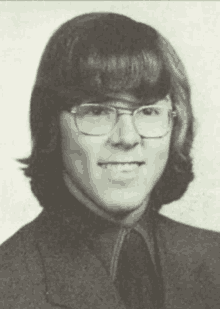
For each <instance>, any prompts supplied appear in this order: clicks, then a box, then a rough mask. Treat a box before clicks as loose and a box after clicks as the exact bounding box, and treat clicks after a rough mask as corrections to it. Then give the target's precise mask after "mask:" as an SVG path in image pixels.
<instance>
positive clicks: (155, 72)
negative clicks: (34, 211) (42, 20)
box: [0, 13, 220, 309]
mask: <svg viewBox="0 0 220 309" xmlns="http://www.w3.org/2000/svg"><path fill="white" fill-rule="evenodd" d="M30 121H31V132H32V140H33V149H32V153H31V156H30V157H29V158H28V159H25V160H22V162H23V163H25V164H26V168H25V174H26V176H27V177H29V178H30V179H31V188H32V192H33V193H34V195H35V196H36V197H37V199H38V200H39V203H40V204H41V206H42V207H43V211H42V213H41V214H40V215H39V217H38V218H36V219H35V220H34V221H33V222H31V223H30V224H28V225H26V226H25V227H24V228H22V229H21V230H20V231H18V232H17V233H16V234H15V235H14V236H13V237H11V238H10V239H9V240H7V241H6V242H5V243H4V244H3V245H2V246H1V265H0V269H1V272H0V277H1V281H0V289H1V290H0V293H1V294H0V303H1V304H2V307H3V308H16V309H18V308H22V309H24V308H96V309H98V308H100V309H105V308H111V309H114V308H115V309H125V308H129V309H142V308H148V309H149V308H167V309H168V308H170V309H171V308H172V309H173V308H179V309H180V308H182V309H185V308H194V309H197V308H200V309H201V308H219V306H220V296H219V295H220V294H219V291H220V271H219V269H220V261H219V256H220V249H219V244H220V237H219V234H218V233H214V232H210V231H205V230H202V229H198V228H194V227H190V226H187V225H184V224H180V223H177V222H174V221H172V220H171V219H168V218H165V217H163V216H161V215H160V214H158V210H159V209H160V207H161V206H162V205H163V204H167V203H170V202H172V201H174V200H178V199H179V198H180V197H181V196H182V195H183V193H184V192H185V191H186V189H187V187H188V184H189V183H190V181H192V179H193V172H192V161H191V158H190V149H191V145H192V141H193V115H192V108H191V102H190V86H189V83H188V80H187V76H186V73H185V71H184V67H183V65H182V63H181V60H180V59H179V57H178V55H177V54H176V52H175V51H174V49H173V48H172V46H171V45H170V43H169V42H168V41H167V40H166V39H165V38H164V37H163V36H161V34H159V33H158V32H157V31H156V30H155V29H153V28H152V27H150V26H148V25H145V24H142V23H138V22H136V21H134V20H132V19H130V18H128V17H125V16H122V15H118V14H113V13H94V14H85V15H81V16H78V17H76V18H74V19H72V20H70V21H68V22H66V23H65V24H63V25H62V26H61V27H60V28H59V29H58V30H57V31H56V32H55V33H54V35H53V36H52V37H51V39H50V41H49V42H48V44H47V46H46V49H45V51H44V54H43V56H42V59H41V63H40V66H39V70H38V73H37V78H36V82H35V85H34V89H33V92H32V97H31V119H30Z"/></svg>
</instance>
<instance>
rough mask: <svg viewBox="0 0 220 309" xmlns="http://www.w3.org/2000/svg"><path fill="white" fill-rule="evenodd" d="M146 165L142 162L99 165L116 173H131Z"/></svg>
mask: <svg viewBox="0 0 220 309" xmlns="http://www.w3.org/2000/svg"><path fill="white" fill-rule="evenodd" d="M142 164H144V162H141V161H131V162H117V161H113V162H102V163H99V164H98V165H99V166H100V167H102V168H103V169H109V170H112V171H115V172H130V171H133V170H135V169H136V168H138V167H139V166H141V165H142Z"/></svg>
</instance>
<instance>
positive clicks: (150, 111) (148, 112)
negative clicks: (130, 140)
mask: <svg viewBox="0 0 220 309" xmlns="http://www.w3.org/2000/svg"><path fill="white" fill-rule="evenodd" d="M142 113H143V114H144V115H145V116H156V115H159V114H160V109H159V108H156V107H146V108H143V109H142Z"/></svg>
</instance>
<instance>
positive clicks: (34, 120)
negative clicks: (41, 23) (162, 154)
mask: <svg viewBox="0 0 220 309" xmlns="http://www.w3.org/2000/svg"><path fill="white" fill-rule="evenodd" d="M109 92H111V93H112V92H113V93H118V92H129V93H131V94H133V95H134V96H136V97H137V98H140V99H143V100H146V101H147V100H149V99H150V100H151V99H161V98H164V97H165V96H166V95H167V94H169V95H170V97H171V100H172V104H173V108H174V109H175V111H176V113H177V116H176V117H175V119H174V124H173V131H172V138H171V146H170V156H169V159H168V162H167V165H166V168H165V171H164V173H163V175H162V177H161V179H160V180H159V182H158V183H157V184H156V186H155V188H154V189H153V192H152V199H153V200H155V201H156V202H155V204H156V205H158V206H157V207H160V206H161V205H162V204H166V203H170V202H172V201H174V200H177V199H179V198H180V197H181V196H182V195H183V194H184V192H185V191H186V189H187V187H188V184H189V183H190V181H192V179H193V171H192V160H191V157H190V150H191V145H192V141H193V135H194V134H193V123H194V118H193V113H192V107H191V98H190V85H189V82H188V78H187V75H186V72H185V69H184V66H183V64H182V62H181V60H180V58H179V57H178V55H177V53H176V52H175V50H174V48H173V47H172V46H171V44H170V43H169V42H168V41H167V40H166V39H165V38H164V37H163V36H162V35H161V34H160V33H158V31H156V30H155V29H154V28H152V27H151V26H148V25H146V24H143V23H139V22H136V21H134V20H132V19H131V18H128V17H126V16H123V15H120V14H114V13H91V14H84V15H80V16H78V17H76V18H73V19H71V20H69V21H67V22H66V23H64V24H63V25H61V26H60V27H59V28H58V30H57V31H56V32H55V33H54V34H53V35H52V37H51V38H50V40H49V42H48V44H47V45H46V48H45V50H44V52H43V55H42V57H41V61H40V65H39V68H38V72H37V76H36V81H35V85H34V87H33V91H32V95H31V108H30V125H31V134H32V153H31V155H30V157H29V158H26V159H22V160H20V161H21V162H22V163H24V164H25V165H26V166H25V168H24V172H25V175H26V176H27V177H29V178H30V179H31V188H32V192H33V193H34V195H35V196H36V197H37V199H38V200H39V202H40V204H41V205H42V206H43V207H45V208H49V207H52V206H51V205H53V204H54V203H56V202H57V201H58V200H59V201H62V200H63V198H65V197H63V194H64V192H66V191H65V189H64V183H63V179H62V170H63V166H62V157H61V149H60V147H61V146H60V144H61V143H60V128H59V118H60V113H61V111H62V110H68V109H69V108H71V107H72V106H73V105H74V104H77V103H78V102H80V100H82V97H83V98H85V97H91V96H97V95H104V94H106V93H109Z"/></svg>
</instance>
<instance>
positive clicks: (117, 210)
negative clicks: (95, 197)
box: [97, 199, 144, 214]
mask: <svg viewBox="0 0 220 309" xmlns="http://www.w3.org/2000/svg"><path fill="white" fill-rule="evenodd" d="M143 202H144V199H141V200H140V201H137V200H135V199H133V201H132V199H130V200H129V201H126V200H123V203H122V200H111V199H107V200H106V199H105V200H104V199H102V200H99V201H97V204H98V205H99V206H100V208H102V209H104V210H105V211H106V212H108V213H112V214H128V213H131V212H133V211H135V210H137V209H138V208H140V207H141V206H142V205H143Z"/></svg>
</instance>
